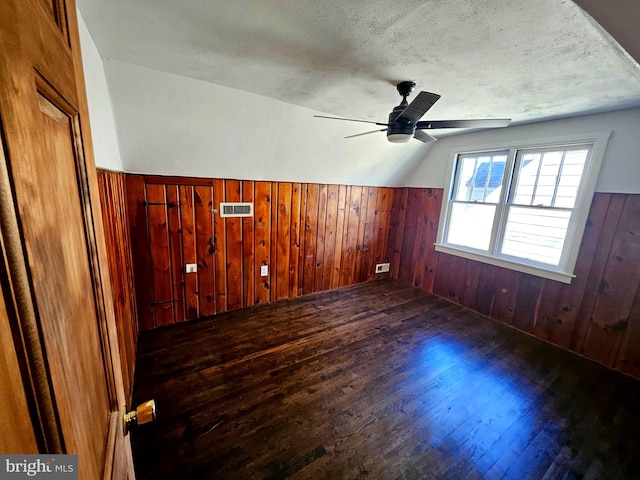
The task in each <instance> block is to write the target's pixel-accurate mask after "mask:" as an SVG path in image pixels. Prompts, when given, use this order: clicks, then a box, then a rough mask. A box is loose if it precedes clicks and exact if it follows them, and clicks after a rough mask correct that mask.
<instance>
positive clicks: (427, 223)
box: [414, 188, 475, 303]
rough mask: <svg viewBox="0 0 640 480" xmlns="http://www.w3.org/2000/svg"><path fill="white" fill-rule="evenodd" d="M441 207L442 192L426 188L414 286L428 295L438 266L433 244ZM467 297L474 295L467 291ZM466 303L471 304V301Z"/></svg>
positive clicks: (436, 233) (431, 290)
mask: <svg viewBox="0 0 640 480" xmlns="http://www.w3.org/2000/svg"><path fill="white" fill-rule="evenodd" d="M441 207H442V190H440V189H435V188H428V189H427V190H426V203H425V207H424V215H423V217H422V222H423V225H422V234H421V238H420V245H419V248H418V261H417V264H416V273H415V280H414V284H415V285H416V286H417V287H418V288H420V289H422V290H424V291H425V292H429V293H431V292H433V284H434V281H435V273H436V267H437V265H438V253H437V252H436V251H435V248H434V244H435V243H436V239H437V235H438V223H439V221H438V218H439V216H440V208H441ZM470 290H472V289H470ZM469 295H475V292H471V291H469ZM468 301H469V303H472V300H471V299H469V300H468Z"/></svg>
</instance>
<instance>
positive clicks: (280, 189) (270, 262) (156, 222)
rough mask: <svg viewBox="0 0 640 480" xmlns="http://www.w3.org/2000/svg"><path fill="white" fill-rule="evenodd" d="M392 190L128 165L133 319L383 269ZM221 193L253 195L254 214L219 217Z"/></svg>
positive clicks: (308, 288) (301, 289)
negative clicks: (147, 171) (200, 175)
mask: <svg viewBox="0 0 640 480" xmlns="http://www.w3.org/2000/svg"><path fill="white" fill-rule="evenodd" d="M393 192H394V189H392V188H382V187H361V186H351V185H350V186H346V185H319V184H311V183H290V182H266V181H239V180H222V179H194V178H183V177H156V176H145V175H127V199H128V211H129V221H130V225H131V238H132V245H133V250H134V270H135V279H136V294H137V300H138V317H139V327H140V329H141V330H146V329H151V328H155V327H159V326H163V325H169V324H172V323H177V322H182V321H185V320H192V319H195V318H199V317H204V316H208V315H214V314H217V313H220V312H224V311H227V310H234V309H237V308H241V307H248V306H251V305H255V304H258V303H268V302H273V301H277V300H281V299H285V298H293V297H297V296H299V295H304V294H308V293H313V292H318V291H322V290H328V289H331V288H336V287H341V286H345V285H351V284H354V283H358V282H364V281H368V280H373V279H376V278H382V277H384V276H386V275H384V274H383V275H380V274H378V275H376V274H374V269H375V264H376V263H381V262H385V261H387V259H386V252H387V244H386V242H387V239H388V232H389V222H390V213H391V205H392V201H393ZM223 201H227V202H235V201H252V202H253V203H254V217H253V218H221V217H220V216H219V215H218V214H217V213H215V212H214V210H216V209H218V208H219V204H220V202H223ZM191 263H196V264H197V265H198V271H197V273H185V265H186V264H191ZM263 265H266V266H268V269H269V274H268V276H266V277H262V276H260V268H261V266H263Z"/></svg>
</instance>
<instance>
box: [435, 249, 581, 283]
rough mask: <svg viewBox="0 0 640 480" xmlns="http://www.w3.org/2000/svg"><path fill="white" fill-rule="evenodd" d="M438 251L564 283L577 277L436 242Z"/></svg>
mask: <svg viewBox="0 0 640 480" xmlns="http://www.w3.org/2000/svg"><path fill="white" fill-rule="evenodd" d="M435 249H436V251H437V252H442V253H448V254H450V255H455V256H458V257H463V258H468V259H469V260H476V261H478V262H482V263H487V264H489V265H496V266H498V267H503V268H508V269H510V270H516V271H517V272H522V273H528V274H530V275H535V276H537V277H542V278H548V279H550V280H555V281H557V282H562V283H567V284H568V283H571V280H573V279H574V278H575V275H572V274H570V273H567V272H561V271H558V270H549V269H546V268H542V267H538V266H535V265H528V264H524V263H518V262H513V261H510V260H505V259H503V258H496V257H492V256H490V255H483V254H481V253H477V252H472V251H469V250H465V249H463V248H455V247H451V246H449V245H442V244H439V243H436V244H435Z"/></svg>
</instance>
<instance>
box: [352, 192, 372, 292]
mask: <svg viewBox="0 0 640 480" xmlns="http://www.w3.org/2000/svg"><path fill="white" fill-rule="evenodd" d="M368 205H369V187H362V191H361V193H360V212H359V215H358V234H357V236H356V255H355V260H354V262H353V269H354V270H353V277H352V279H351V283H358V282H360V281H362V280H360V272H361V270H362V250H363V248H364V231H365V226H366V224H367V207H368Z"/></svg>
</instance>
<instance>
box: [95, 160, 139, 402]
mask: <svg viewBox="0 0 640 480" xmlns="http://www.w3.org/2000/svg"><path fill="white" fill-rule="evenodd" d="M97 173H98V184H99V186H100V204H101V210H102V219H103V224H104V235H105V244H106V247H107V261H108V267H109V277H110V279H111V285H112V288H111V292H112V296H113V307H114V316H115V319H116V325H117V334H118V346H119V350H120V363H121V365H122V377H123V382H124V389H125V393H126V395H127V403H130V402H131V393H132V387H133V373H134V368H135V359H136V344H137V337H138V320H137V309H136V299H135V286H134V278H133V257H132V252H131V237H130V233H129V228H130V227H129V218H128V216H127V194H126V184H125V175H124V174H123V173H115V172H107V171H103V170H98V172H97Z"/></svg>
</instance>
